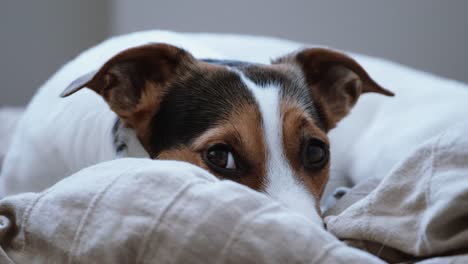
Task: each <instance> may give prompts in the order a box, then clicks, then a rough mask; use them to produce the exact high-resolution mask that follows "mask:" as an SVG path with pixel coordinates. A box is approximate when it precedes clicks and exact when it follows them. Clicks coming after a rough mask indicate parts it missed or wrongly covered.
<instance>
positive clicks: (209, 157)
mask: <svg viewBox="0 0 468 264" xmlns="http://www.w3.org/2000/svg"><path fill="white" fill-rule="evenodd" d="M203 159H204V160H205V162H206V163H207V164H208V166H210V167H211V168H212V169H214V170H217V171H220V172H223V171H227V170H235V169H236V163H235V160H234V155H233V153H232V150H231V148H230V147H229V146H228V145H225V144H216V145H213V146H211V147H209V148H208V149H207V150H206V152H205V153H204V155H203Z"/></svg>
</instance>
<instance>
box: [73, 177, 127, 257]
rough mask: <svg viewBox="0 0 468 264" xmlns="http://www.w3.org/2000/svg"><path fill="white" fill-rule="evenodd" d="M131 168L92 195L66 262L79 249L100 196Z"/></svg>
mask: <svg viewBox="0 0 468 264" xmlns="http://www.w3.org/2000/svg"><path fill="white" fill-rule="evenodd" d="M131 170H132V169H128V170H125V171H124V172H122V173H121V174H119V175H118V176H116V177H115V178H114V179H112V181H111V182H109V183H108V184H106V185H105V186H104V187H103V188H102V189H101V190H100V191H99V192H97V193H96V194H95V195H94V197H93V198H92V200H91V202H90V203H89V205H88V207H87V208H86V211H85V214H84V215H83V217H82V218H81V219H80V223H79V224H78V229H77V230H76V232H75V236H74V238H73V242H72V245H71V248H70V251H69V255H68V261H67V262H68V263H73V260H74V256H75V255H76V253H77V252H78V251H79V249H80V245H81V236H82V234H83V232H84V227H85V226H86V224H87V222H88V220H89V218H90V216H91V214H92V213H93V211H94V209H95V208H96V205H97V203H98V202H99V201H100V200H101V198H102V197H103V196H104V194H105V193H106V192H107V191H108V190H109V189H110V188H111V187H112V185H114V184H115V183H116V182H117V180H119V179H120V178H121V177H122V176H123V175H125V174H126V173H127V172H129V171H131Z"/></svg>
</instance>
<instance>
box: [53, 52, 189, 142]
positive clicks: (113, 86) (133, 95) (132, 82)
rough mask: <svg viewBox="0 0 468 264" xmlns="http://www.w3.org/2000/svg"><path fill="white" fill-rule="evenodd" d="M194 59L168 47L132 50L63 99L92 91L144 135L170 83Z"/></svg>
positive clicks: (77, 83)
mask: <svg viewBox="0 0 468 264" xmlns="http://www.w3.org/2000/svg"><path fill="white" fill-rule="evenodd" d="M194 60H195V59H194V58H193V57H192V55H190V54H189V53H188V52H186V51H185V50H182V49H179V48H177V47H174V46H171V45H167V44H150V45H145V46H140V47H136V48H131V49H128V50H125V51H123V52H121V53H119V54H117V55H116V56H114V57H113V58H111V59H110V60H109V61H107V62H106V63H105V64H104V65H103V66H102V67H101V68H100V69H99V70H98V71H96V72H91V73H89V74H86V75H84V76H81V77H80V78H78V79H77V80H75V81H74V82H72V83H71V84H70V85H69V86H68V87H67V88H66V89H65V90H64V91H63V92H62V94H61V96H62V97H66V96H69V95H71V94H73V93H75V92H77V91H79V90H80V89H82V88H85V87H86V88H89V89H91V90H93V91H95V92H96V93H98V94H99V95H101V96H102V97H103V98H104V100H105V101H106V102H107V103H108V104H109V106H110V108H111V109H112V110H113V111H114V112H115V113H116V114H117V115H118V116H119V117H120V119H122V121H124V123H125V124H126V125H127V126H129V127H131V128H134V129H135V130H137V133H138V131H140V132H142V131H144V130H145V128H146V127H145V126H147V125H148V123H149V122H150V119H151V117H152V116H153V115H154V114H155V112H156V111H157V110H158V108H159V104H160V102H161V99H162V97H163V95H164V94H165V93H166V92H167V87H168V86H169V84H170V83H171V82H172V81H173V80H174V78H175V77H176V76H177V75H179V74H180V72H182V71H183V70H184V68H186V67H187V65H190V63H191V62H193V61H194Z"/></svg>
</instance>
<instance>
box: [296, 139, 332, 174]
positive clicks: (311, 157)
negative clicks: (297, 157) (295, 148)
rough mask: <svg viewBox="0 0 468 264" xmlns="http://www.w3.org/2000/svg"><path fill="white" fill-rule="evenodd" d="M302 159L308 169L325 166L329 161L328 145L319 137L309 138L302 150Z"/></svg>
mask: <svg viewBox="0 0 468 264" xmlns="http://www.w3.org/2000/svg"><path fill="white" fill-rule="evenodd" d="M302 159H303V160H302V161H303V163H304V167H305V168H306V169H310V170H317V169H321V168H323V167H324V166H325V165H326V164H327V162H328V147H327V145H326V144H325V143H324V142H323V141H321V140H319V139H316V138H312V139H309V140H308V141H307V143H306V144H305V146H304V148H303V150H302Z"/></svg>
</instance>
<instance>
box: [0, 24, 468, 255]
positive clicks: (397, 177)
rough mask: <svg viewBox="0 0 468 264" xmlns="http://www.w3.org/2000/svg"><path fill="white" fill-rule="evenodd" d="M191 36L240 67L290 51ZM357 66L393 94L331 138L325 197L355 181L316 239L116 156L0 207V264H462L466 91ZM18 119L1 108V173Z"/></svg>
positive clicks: (467, 250) (276, 212)
mask: <svg viewBox="0 0 468 264" xmlns="http://www.w3.org/2000/svg"><path fill="white" fill-rule="evenodd" d="M164 34H166V33H164ZM192 37H193V39H194V40H196V41H198V42H199V43H205V42H206V43H209V46H211V47H215V46H223V47H224V50H223V53H222V54H220V55H219V57H223V56H226V54H229V56H228V58H234V59H247V60H248V58H249V56H250V55H252V54H253V52H254V51H255V52H258V54H255V56H256V58H257V59H259V60H260V61H264V62H266V61H267V59H268V58H269V57H272V56H274V55H272V54H275V53H277V54H281V53H284V52H287V51H289V50H290V49H291V48H297V47H299V46H300V45H299V44H298V43H292V42H279V41H278V42H272V40H270V39H262V38H250V37H235V36H225V37H223V38H213V37H211V38H210V37H209V36H206V35H199V36H197V35H193V36H192ZM183 40H184V39H180V40H177V41H180V42H181V43H182V42H183ZM213 40H215V41H213ZM266 44H268V45H266ZM263 45H265V46H264V48H262V47H263ZM239 46H243V47H245V48H244V49H239V48H238V47H239ZM249 50H250V51H249ZM210 52H211V50H210ZM359 59H360V60H362V61H361V62H362V63H363V64H364V66H365V67H366V68H367V69H369V71H370V72H371V75H374V76H376V78H377V79H378V80H379V81H381V82H383V83H384V84H386V85H387V86H389V88H390V87H391V88H392V89H393V90H395V89H394V86H395V87H396V88H398V87H399V88H398V89H399V90H398V89H397V91H396V92H397V97H396V100H394V101H388V103H386V104H385V105H383V106H382V107H379V108H377V107H374V106H376V105H377V104H376V103H380V102H383V101H382V100H383V99H381V98H373V97H372V98H371V97H369V98H367V97H363V98H362V101H361V100H360V102H359V103H358V105H357V107H356V109H355V111H354V113H353V114H352V115H351V116H350V118H347V119H345V120H344V122H343V123H341V124H340V125H339V128H338V129H337V130H335V131H334V132H332V135H331V139H332V143H333V142H334V143H335V146H334V147H333V146H332V154H333V155H337V156H336V157H333V158H335V160H337V161H338V162H335V165H334V168H332V178H331V180H330V185H329V188H328V189H329V190H328V191H327V193H330V190H333V189H334V188H335V187H337V186H339V185H342V184H348V183H349V182H348V180H346V179H343V178H340V177H337V175H336V172H343V171H346V173H347V174H349V175H350V177H351V178H352V180H353V183H356V185H355V186H354V187H352V188H351V189H350V191H348V193H347V194H345V195H344V196H343V197H342V198H341V199H340V200H338V201H337V203H336V204H335V205H334V206H332V207H331V208H329V209H328V210H327V211H326V212H325V214H324V221H325V224H326V226H327V230H328V232H327V231H325V230H324V229H323V228H322V227H319V226H316V225H314V224H313V223H311V222H310V221H309V220H308V219H307V218H305V217H303V216H302V215H297V214H294V213H292V212H290V211H289V210H288V209H286V208H283V207H282V206H280V205H279V204H277V203H276V202H275V201H273V200H271V199H270V198H268V197H266V196H264V195H262V194H260V193H256V192H254V191H252V190H249V189H247V188H245V187H243V186H240V185H238V184H235V183H231V182H229V181H219V180H217V179H215V178H214V177H213V176H212V175H210V174H209V173H207V172H205V171H203V170H201V169H199V168H196V167H194V166H191V165H189V164H185V163H180V162H167V161H166V162H163V161H151V160H141V159H140V160H138V159H120V160H115V161H111V162H106V163H102V164H98V165H96V166H93V167H90V168H87V169H85V170H82V171H79V172H78V173H76V174H74V175H73V176H71V177H68V178H66V179H64V180H62V181H60V182H59V183H57V184H56V185H54V186H53V187H51V188H48V189H46V190H44V191H38V192H34V193H24V194H19V195H15V196H10V197H6V198H3V199H2V200H1V201H0V245H1V250H0V263H31V262H33V263H134V262H137V263H187V262H189V263H206V262H207V261H209V262H217V263H275V262H277V263H320V262H324V263H382V262H383V261H387V262H391V263H396V262H410V263H412V262H418V263H419V262H420V263H468V136H467V135H468V122H467V121H466V116H467V114H468V110H467V107H466V106H465V107H464V108H461V107H460V105H462V102H463V99H464V98H467V97H464V96H466V92H464V91H463V92H460V91H461V89H464V88H466V87H467V86H466V85H462V84H459V83H456V82H452V81H448V80H442V79H438V78H435V77H434V78H433V77H431V76H428V75H425V74H421V73H420V72H417V71H414V70H411V69H407V68H404V67H400V66H397V65H393V66H392V65H390V64H388V63H386V62H385V63H384V62H382V63H381V62H380V61H379V60H376V59H372V58H366V57H364V56H361V57H359ZM382 65H383V66H382ZM389 65H390V66H389ZM384 66H385V67H384ZM395 76H400V77H399V78H394V77H395ZM405 83H411V86H415V87H414V89H407V90H405V89H404V88H408V87H405V86H402V85H403V84H405ZM418 85H420V86H425V87H417V86H418ZM411 88H412V87H411ZM422 88H424V89H425V88H427V89H428V90H424V89H422ZM431 89H432V90H431ZM415 98H417V101H415ZM451 98H452V99H453V100H451ZM457 99H458V101H457ZM437 100H440V101H441V103H440V104H435V103H434V102H436V101H437ZM431 102H432V103H431ZM448 102H452V104H450V103H448ZM418 103H419V104H418ZM457 107H458V108H457ZM447 109H448V110H447ZM397 110H398V111H397ZM430 111H432V112H430ZM363 113H364V114H363ZM368 113H372V114H369V115H367V114H368ZM429 114H430V115H431V116H430V118H422V117H423V115H429ZM19 115H20V111H18V110H14V111H11V110H5V109H4V110H1V111H0V168H1V161H2V158H3V155H4V153H5V149H6V147H7V146H8V144H9V140H10V136H11V134H12V133H13V129H12V127H14V124H15V122H16V120H17V117H18V116H19ZM405 115H406V116H408V120H405V121H404V122H403V121H401V120H399V118H400V119H401V116H405ZM463 116H464V117H465V118H462V117H463ZM410 117H411V118H410ZM376 120H377V121H376ZM379 120H385V121H388V122H387V123H385V122H380V123H379V122H378V121H379ZM416 121H417V122H416ZM398 122H400V123H398ZM396 123H398V124H399V126H398V127H397V128H393V129H392V127H389V126H392V125H393V124H396ZM402 124H403V125H402ZM340 129H341V130H340ZM390 129H392V130H391V132H392V133H390V134H389V133H388V131H389V130H390ZM340 134H346V136H347V137H344V136H342V135H340ZM338 135H340V136H338ZM382 135H385V137H384V140H382ZM350 142H353V143H355V146H351V145H350ZM377 142H378V144H377ZM345 152H346V153H345ZM363 153H364V154H365V155H364V154H363ZM345 154H346V155H345ZM352 157H359V159H355V160H353V162H351V160H350V159H351V158H352ZM354 161H355V162H354ZM338 176H339V175H338ZM0 180H1V181H2V182H4V181H5V179H0ZM340 240H341V241H342V242H340ZM379 258H380V259H379Z"/></svg>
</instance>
